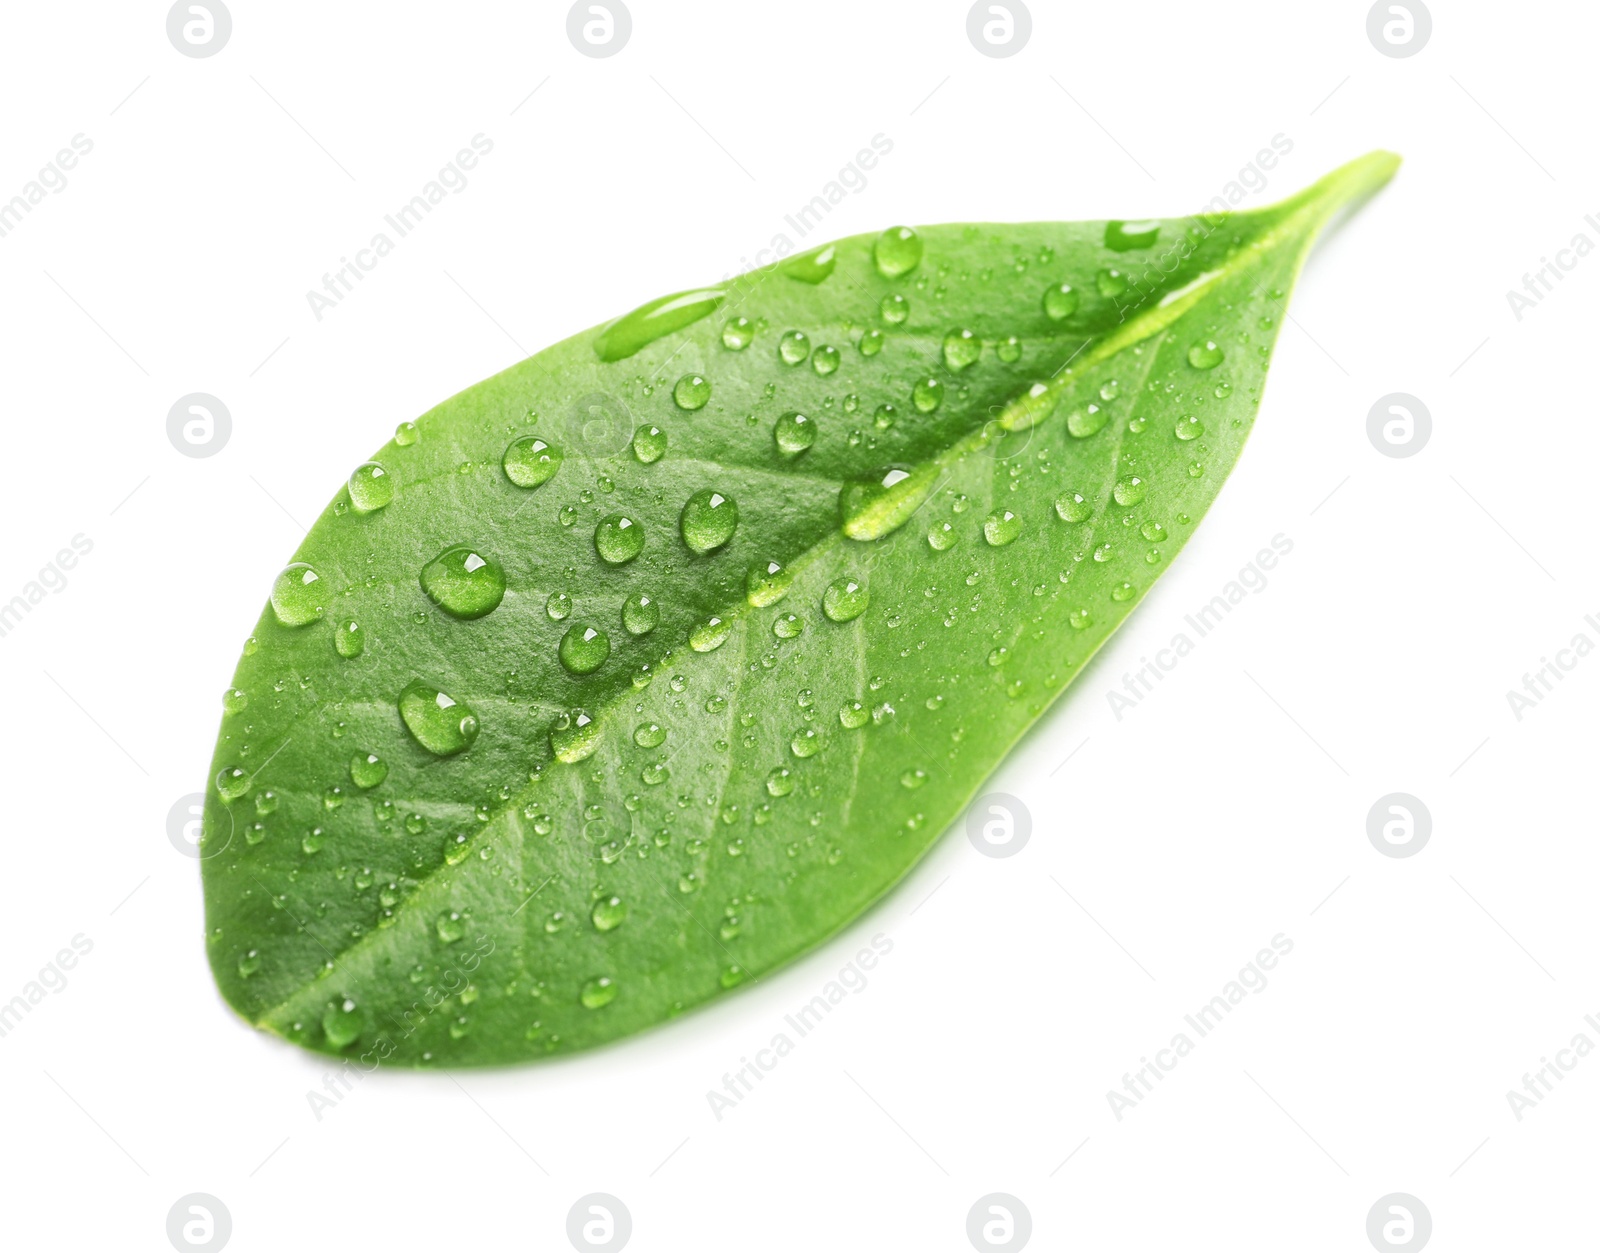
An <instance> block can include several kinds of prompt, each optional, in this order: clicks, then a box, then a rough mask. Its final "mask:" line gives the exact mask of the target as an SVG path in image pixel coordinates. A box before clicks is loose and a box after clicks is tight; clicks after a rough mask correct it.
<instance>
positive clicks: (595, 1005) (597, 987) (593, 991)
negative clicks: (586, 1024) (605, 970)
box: [578, 975, 617, 1009]
mask: <svg viewBox="0 0 1600 1253" xmlns="http://www.w3.org/2000/svg"><path fill="white" fill-rule="evenodd" d="M578 999H579V1000H580V1001H582V1002H583V1007H584V1008H585V1009H601V1008H603V1007H605V1006H607V1005H609V1004H611V1002H612V1001H614V1000H616V999H617V985H616V983H614V982H613V981H612V980H611V979H609V978H607V977H606V976H604V975H602V976H601V977H600V978H598V979H590V980H589V982H588V983H586V984H584V985H583V992H582V993H581V994H580V995H579V997H578Z"/></svg>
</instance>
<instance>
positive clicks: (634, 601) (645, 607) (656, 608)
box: [622, 592, 661, 635]
mask: <svg viewBox="0 0 1600 1253" xmlns="http://www.w3.org/2000/svg"><path fill="white" fill-rule="evenodd" d="M660 621H661V606H660V605H658V604H656V602H655V600H654V598H652V597H650V596H647V595H645V594H644V593H643V592H640V593H639V594H638V595H636V596H630V597H628V599H627V600H625V601H623V602H622V625H623V628H624V629H625V630H626V631H627V632H628V634H629V635H649V634H650V632H651V631H654V630H655V629H656V626H657V624H659V623H660Z"/></svg>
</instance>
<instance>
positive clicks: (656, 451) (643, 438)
mask: <svg viewBox="0 0 1600 1253" xmlns="http://www.w3.org/2000/svg"><path fill="white" fill-rule="evenodd" d="M666 452H667V433H666V432H665V431H663V430H662V429H661V428H660V427H659V426H649V425H645V426H641V427H638V428H636V429H635V430H634V432H633V455H634V456H635V457H637V458H638V460H639V463H640V464H641V465H653V464H654V463H655V462H657V461H660V460H661V458H662V457H664V456H665V455H666Z"/></svg>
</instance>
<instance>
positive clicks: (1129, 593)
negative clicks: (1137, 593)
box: [1111, 583, 1134, 601]
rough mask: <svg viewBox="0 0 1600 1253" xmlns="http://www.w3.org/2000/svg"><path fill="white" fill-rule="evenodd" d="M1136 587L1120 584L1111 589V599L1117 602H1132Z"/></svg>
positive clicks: (1129, 584) (1130, 584)
mask: <svg viewBox="0 0 1600 1253" xmlns="http://www.w3.org/2000/svg"><path fill="white" fill-rule="evenodd" d="M1133 593H1134V586H1133V584H1132V583H1118V584H1117V585H1116V586H1115V587H1113V588H1112V589H1111V599H1112V600H1115V601H1124V600H1132V599H1133Z"/></svg>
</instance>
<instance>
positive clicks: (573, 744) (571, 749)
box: [550, 709, 600, 766]
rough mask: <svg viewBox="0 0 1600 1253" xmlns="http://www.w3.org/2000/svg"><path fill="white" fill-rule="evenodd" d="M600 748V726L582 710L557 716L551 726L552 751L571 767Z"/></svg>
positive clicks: (557, 757)
mask: <svg viewBox="0 0 1600 1253" xmlns="http://www.w3.org/2000/svg"><path fill="white" fill-rule="evenodd" d="M599 747H600V724H599V723H598V722H596V721H595V720H594V719H593V718H591V717H590V716H589V715H588V714H587V713H585V712H584V711H583V710H581V709H574V710H571V711H570V712H563V713H560V714H558V715H556V720H555V722H554V723H552V724H551V726H550V751H551V752H553V753H554V754H555V755H556V759H557V760H558V761H564V762H566V763H567V764H568V765H569V766H570V765H573V764H575V763H577V762H580V761H582V760H583V759H584V758H585V757H587V756H589V754H591V753H592V752H594V750H595V749H597V748H599Z"/></svg>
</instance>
